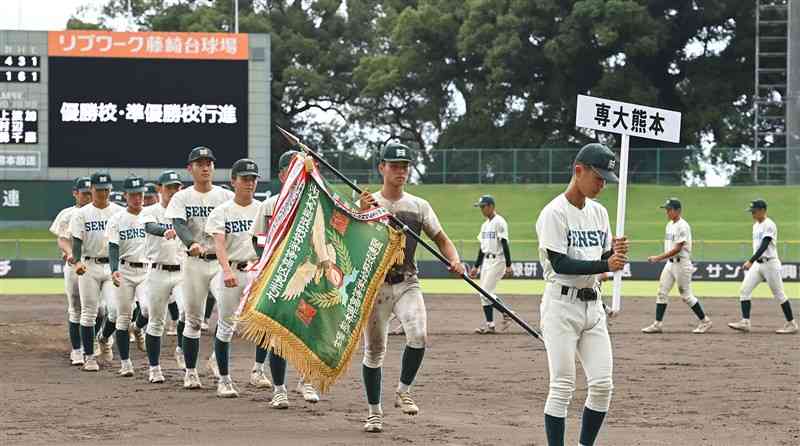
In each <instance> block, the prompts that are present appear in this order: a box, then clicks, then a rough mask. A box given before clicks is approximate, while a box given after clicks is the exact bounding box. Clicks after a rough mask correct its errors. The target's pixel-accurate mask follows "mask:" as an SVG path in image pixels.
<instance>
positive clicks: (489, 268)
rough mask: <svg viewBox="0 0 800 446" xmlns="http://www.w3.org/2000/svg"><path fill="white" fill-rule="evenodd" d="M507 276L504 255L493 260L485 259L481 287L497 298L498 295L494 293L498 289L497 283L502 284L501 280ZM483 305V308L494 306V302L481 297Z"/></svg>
mask: <svg viewBox="0 0 800 446" xmlns="http://www.w3.org/2000/svg"><path fill="white" fill-rule="evenodd" d="M505 274H506V259H505V257H503V256H502V255H500V256H497V257H494V258H491V259H486V258H484V259H483V264H482V265H481V277H480V285H481V288H483V289H484V290H486V292H487V293H489V294H491V295H492V296H494V297H495V298H497V295H496V294H495V293H494V292H495V290H496V289H497V283H498V282H500V279H502V278H503V276H504V275H505ZM481 304H482V305H483V306H489V305H492V301H490V300H489V299H487V298H485V297H483V295H481Z"/></svg>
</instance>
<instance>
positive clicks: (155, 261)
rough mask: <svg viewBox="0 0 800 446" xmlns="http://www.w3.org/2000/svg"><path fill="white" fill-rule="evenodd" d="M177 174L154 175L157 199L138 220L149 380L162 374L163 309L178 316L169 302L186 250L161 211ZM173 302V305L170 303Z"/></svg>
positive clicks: (181, 361) (157, 380) (178, 351)
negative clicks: (143, 252) (143, 248)
mask: <svg viewBox="0 0 800 446" xmlns="http://www.w3.org/2000/svg"><path fill="white" fill-rule="evenodd" d="M181 186H182V183H181V179H180V176H179V175H178V173H177V172H175V171H173V170H167V171H165V172H162V173H161V175H159V177H158V184H157V186H156V187H157V188H158V192H159V195H160V196H161V201H160V202H159V203H158V204H155V205H153V206H150V207H147V208H145V209H144V210H142V213H141V215H140V219H141V222H142V224H143V225H144V228H145V232H146V233H147V260H148V261H149V262H150V271H149V272H148V273H147V278H146V279H145V284H146V287H147V291H148V302H147V306H146V307H147V314H148V323H147V334H146V336H145V344H146V346H147V348H146V350H147V360H148V362H149V364H150V372H149V378H148V380H149V381H150V382H151V383H163V382H164V374H163V372H162V371H161V365H160V356H161V336H162V335H163V334H164V321H165V319H166V311H167V310H168V309H169V311H170V315H171V317H172V318H173V319H178V305H177V303H175V302H169V301H170V299H171V298H172V296H175V295H178V294H180V289H181V287H180V281H181V265H182V264H183V263H184V260H185V259H186V253H185V251H184V250H183V249H182V247H181V243H180V240H178V239H177V235H176V234H175V229H173V227H172V220H171V219H168V218H167V217H166V216H165V214H166V211H167V208H168V207H169V203H170V201H171V200H172V197H173V196H174V195H175V194H176V193H177V192H178V191H179V190H180V189H181ZM173 304H174V305H173ZM183 327H184V324H183V322H180V321H179V322H178V330H177V331H178V332H179V336H178V342H177V344H178V346H177V347H176V349H175V359H176V360H177V361H178V368H180V369H185V368H186V365H185V363H184V359H183V350H181V338H182V336H180V334H181V333H182V332H183Z"/></svg>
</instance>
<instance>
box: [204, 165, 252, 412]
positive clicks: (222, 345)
mask: <svg viewBox="0 0 800 446" xmlns="http://www.w3.org/2000/svg"><path fill="white" fill-rule="evenodd" d="M259 176H260V175H259V174H258V166H257V165H256V163H255V162H254V161H253V160H250V159H247V158H245V159H240V160H238V161H236V162H235V163H233V167H232V168H231V184H232V185H233V189H234V193H235V194H234V197H233V199H231V200H228V201H226V202H224V203H222V204H221V205H219V206H217V207H216V208H214V210H213V211H211V214H210V215H209V216H208V221H207V222H206V228H205V230H206V233H207V234H209V235H210V236H211V237H213V238H214V246H215V249H216V252H217V261H218V262H219V265H220V271H219V272H218V273H217V275H216V276H215V278H214V287H215V288H216V289H217V290H220V291H219V299H218V305H219V307H218V312H219V315H218V319H217V333H216V338H215V340H214V353H215V356H216V362H217V366H218V368H219V381H218V382H217V396H218V397H221V398H236V397H238V396H239V392H238V391H237V390H236V387H235V386H234V384H233V381H232V380H231V376H230V373H229V368H228V363H229V355H230V343H231V339H232V338H233V332H234V329H235V325H236V315H235V312H236V309H237V308H238V306H239V302H240V301H241V300H242V291H244V288H245V287H246V286H247V283H248V281H249V279H248V274H247V269H248V267H249V266H250V262H254V261H256V260H257V259H258V256H257V255H256V252H255V250H254V249H253V245H252V243H251V241H250V239H251V235H250V229H251V227H252V226H253V221H254V220H255V218H256V214H257V213H258V209H259V205H260V204H261V202H260V201H258V200H255V199H253V194H255V192H256V185H257V184H258V178H259Z"/></svg>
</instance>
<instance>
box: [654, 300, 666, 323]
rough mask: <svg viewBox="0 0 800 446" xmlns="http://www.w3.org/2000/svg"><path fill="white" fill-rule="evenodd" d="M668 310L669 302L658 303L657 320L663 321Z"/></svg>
mask: <svg viewBox="0 0 800 446" xmlns="http://www.w3.org/2000/svg"><path fill="white" fill-rule="evenodd" d="M666 312H667V304H656V320H657V321H659V322H661V321H663V320H664V313H666Z"/></svg>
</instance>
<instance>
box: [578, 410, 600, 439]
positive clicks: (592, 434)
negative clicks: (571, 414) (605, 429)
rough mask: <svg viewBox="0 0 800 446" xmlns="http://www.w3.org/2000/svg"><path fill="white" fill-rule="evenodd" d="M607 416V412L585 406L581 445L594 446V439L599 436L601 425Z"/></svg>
mask: <svg viewBox="0 0 800 446" xmlns="http://www.w3.org/2000/svg"><path fill="white" fill-rule="evenodd" d="M605 417H606V413H605V412H598V411H596V410H592V409H589V408H588V407H584V408H583V420H581V441H580V444H581V446H593V445H594V440H595V439H596V438H597V433H598V432H600V427H602V426H603V419H604V418H605Z"/></svg>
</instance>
